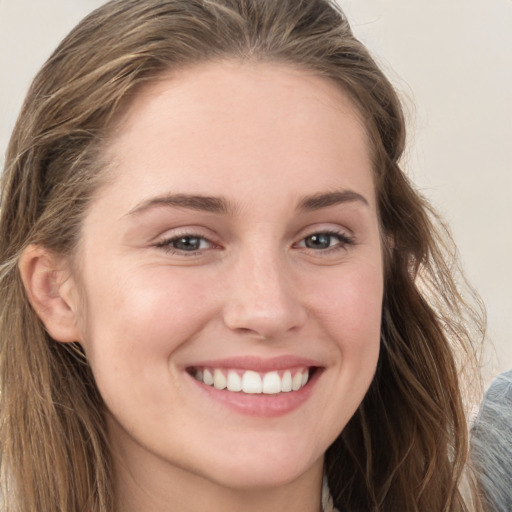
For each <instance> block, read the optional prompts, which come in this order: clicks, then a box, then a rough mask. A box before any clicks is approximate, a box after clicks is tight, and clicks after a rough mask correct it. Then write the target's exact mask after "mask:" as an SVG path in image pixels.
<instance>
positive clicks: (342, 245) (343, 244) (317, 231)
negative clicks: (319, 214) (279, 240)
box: [293, 225, 356, 256]
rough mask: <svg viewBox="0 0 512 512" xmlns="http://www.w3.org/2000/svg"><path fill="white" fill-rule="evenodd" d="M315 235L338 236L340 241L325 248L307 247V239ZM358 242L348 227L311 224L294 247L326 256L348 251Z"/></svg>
mask: <svg viewBox="0 0 512 512" xmlns="http://www.w3.org/2000/svg"><path fill="white" fill-rule="evenodd" d="M314 235H328V236H333V237H338V238H339V242H338V243H336V244H334V245H332V246H330V247H326V248H325V249H313V248H311V247H307V246H306V244H305V241H306V239H307V238H309V237H311V236H314ZM355 243H356V240H355V237H354V235H353V233H352V232H351V231H350V230H348V229H346V228H342V227H340V226H332V225H330V226H321V225H320V226H311V227H310V228H308V229H307V231H304V232H303V233H301V235H300V238H299V240H298V241H297V242H295V243H294V244H293V246H294V247H296V248H299V249H302V250H305V251H307V252H309V253H313V254H316V255H318V256H326V255H328V254H330V253H332V252H336V251H340V250H342V251H346V250H347V249H349V248H350V247H351V246H354V245H355Z"/></svg>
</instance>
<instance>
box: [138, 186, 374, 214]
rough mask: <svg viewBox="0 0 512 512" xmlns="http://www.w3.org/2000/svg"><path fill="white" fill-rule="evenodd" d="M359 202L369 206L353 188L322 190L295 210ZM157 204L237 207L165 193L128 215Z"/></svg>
mask: <svg viewBox="0 0 512 512" xmlns="http://www.w3.org/2000/svg"><path fill="white" fill-rule="evenodd" d="M351 202H359V203H361V204H363V205H365V206H369V203H368V201H367V200H366V198H365V197H364V196H362V195H361V194H359V193H358V192H354V191H353V190H339V191H334V192H324V193H318V194H313V195H310V196H306V197H303V198H302V199H301V200H300V201H299V203H298V205H297V210H302V211H316V210H321V209H322V208H327V207H329V206H335V205H337V204H343V203H351ZM158 206H166V207H174V208H185V209H187V210H197V211H203V212H209V213H216V214H224V215H233V214H234V213H235V212H236V211H237V210H238V209H237V208H236V206H235V204H234V203H232V202H230V201H228V200H227V199H226V198H224V197H214V196H204V195H197V194H167V195H163V196H158V197H154V198H151V199H148V200H146V201H143V202H142V203H140V204H138V205H137V206H136V207H135V208H133V209H132V210H130V211H129V212H128V215H137V214H140V213H143V212H145V211H147V210H150V209H152V208H155V207H158Z"/></svg>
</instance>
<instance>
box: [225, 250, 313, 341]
mask: <svg viewBox="0 0 512 512" xmlns="http://www.w3.org/2000/svg"><path fill="white" fill-rule="evenodd" d="M226 284H227V291H228V293H227V300H226V302H225V307H224V323H225V325H226V326H227V327H228V328H229V329H231V330H234V331H237V332H238V333H241V334H247V335H248V336H253V337H256V338H259V339H278V338H282V337H284V336H287V335H289V334H290V333H292V332H296V331H298V330H299V329H300V328H301V327H302V326H303V325H304V323H305V321H306V318H307V311H306V308H305V306H304V305H303V304H302V302H301V297H300V294H299V293H298V287H297V283H296V282H295V280H294V279H293V276H292V275H291V272H290V268H289V263H287V262H286V261H285V258H284V257H281V258H280V257H279V256H278V255H266V254H265V251H258V253H252V254H251V255H246V256H240V257H239V261H238V263H237V265H236V268H235V269H233V272H232V273H231V274H230V277H229V283H226Z"/></svg>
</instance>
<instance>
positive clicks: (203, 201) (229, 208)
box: [128, 194, 235, 215]
mask: <svg viewBox="0 0 512 512" xmlns="http://www.w3.org/2000/svg"><path fill="white" fill-rule="evenodd" d="M156 206H168V207H174V208H185V209H187V210H198V211H202V212H210V213H218V214H229V213H232V212H233V211H234V210H235V208H234V205H233V204H231V203H230V202H229V201H228V200H227V199H225V198H223V197H212V196H203V195H194V194H168V195H164V196H158V197H154V198H152V199H148V200H147V201H143V202H142V203H140V204H139V205H137V206H136V207H135V208H133V209H132V210H130V211H129V212H128V215H136V214H139V213H142V212H144V211H146V210H150V209H152V208H154V207H156Z"/></svg>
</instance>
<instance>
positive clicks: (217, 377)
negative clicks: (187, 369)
mask: <svg viewBox="0 0 512 512" xmlns="http://www.w3.org/2000/svg"><path fill="white" fill-rule="evenodd" d="M226 384H227V380H226V376H225V375H224V374H223V373H222V371H221V370H219V369H218V368H216V369H215V371H214V372H213V387H214V388H216V389H225V388H226Z"/></svg>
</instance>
